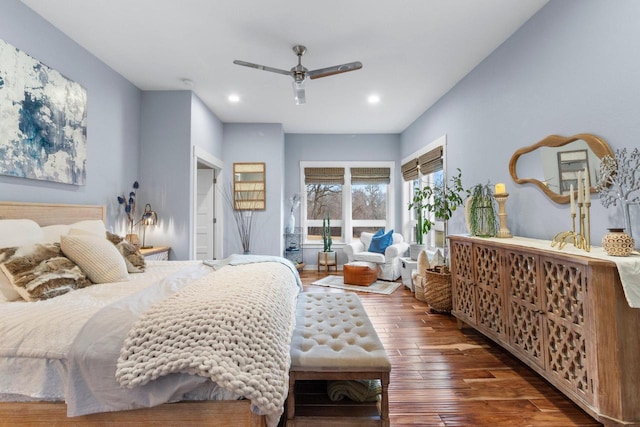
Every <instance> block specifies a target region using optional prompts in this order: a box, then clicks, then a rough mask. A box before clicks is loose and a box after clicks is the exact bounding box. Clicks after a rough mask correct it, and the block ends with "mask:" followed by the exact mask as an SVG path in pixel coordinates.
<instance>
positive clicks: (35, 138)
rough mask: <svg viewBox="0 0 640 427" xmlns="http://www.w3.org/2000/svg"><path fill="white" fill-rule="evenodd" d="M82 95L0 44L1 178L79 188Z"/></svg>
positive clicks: (53, 72)
mask: <svg viewBox="0 0 640 427" xmlns="http://www.w3.org/2000/svg"><path fill="white" fill-rule="evenodd" d="M86 146H87V91H86V89H85V88H83V87H82V86H81V85H80V84H78V83H76V82H74V81H72V80H69V79H68V78H66V77H65V76H63V75H62V74H60V73H59V72H58V71H56V70H53V69H51V68H49V67H48V66H47V65H45V64H43V63H41V62H40V61H38V60H36V59H34V58H32V57H31V56H29V55H27V54H26V53H25V52H23V51H21V50H20V49H18V48H16V47H14V46H12V45H10V44H9V43H7V42H5V41H4V40H0V174H2V175H9V176H14V177H21V178H29V179H38V180H45V181H53V182H59V183H65V184H74V185H84V184H85V180H86V162H87V147H86Z"/></svg>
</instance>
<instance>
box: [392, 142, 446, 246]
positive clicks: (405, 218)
mask: <svg viewBox="0 0 640 427" xmlns="http://www.w3.org/2000/svg"><path fill="white" fill-rule="evenodd" d="M440 146H442V175H443V179H444V180H445V183H446V180H447V134H446V133H445V134H444V135H442V136H441V137H439V138H437V139H435V140H434V141H432V142H430V143H429V144H427V145H425V146H424V147H422V148H421V149H419V150H417V151H415V152H413V153H411V154H410V155H408V156H406V157H405V158H403V159H402V161H401V164H403V165H404V164H405V163H407V162H408V161H410V160H411V159H415V158H417V157H420V156H421V155H423V154H425V153H428V152H429V151H431V150H434V149H436V148H437V147H440ZM419 179H420V182H422V174H420V176H419ZM411 185H412V183H411V182H409V181H404V180H403V185H402V192H401V193H402V205H403V206H404V207H405V208H404V209H403V210H402V212H403V213H402V232H403V234H404V235H405V236H407V237H406V238H405V240H406V241H407V242H409V243H412V242H413V239H414V235H413V233H412V230H413V227H415V225H416V220H412V219H411V211H410V210H409V209H408V208H407V206H409V203H410V202H411V190H412V188H411ZM440 224H441V222H440V221H438V222H437V223H436V227H437V228H438V229H440V228H443V229H444V230H445V233H446V224H444V225H442V226H441V225H440ZM434 228H435V227H434ZM432 240H433V239H432ZM429 243H430V242H429Z"/></svg>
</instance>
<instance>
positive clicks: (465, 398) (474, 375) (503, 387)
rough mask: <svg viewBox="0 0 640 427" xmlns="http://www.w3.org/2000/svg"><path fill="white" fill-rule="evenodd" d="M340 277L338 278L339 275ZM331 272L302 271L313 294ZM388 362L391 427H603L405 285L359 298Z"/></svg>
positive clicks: (327, 290)
mask: <svg viewBox="0 0 640 427" xmlns="http://www.w3.org/2000/svg"><path fill="white" fill-rule="evenodd" d="M333 274H335V273H333ZM326 275H327V274H326V273H324V272H320V273H318V272H315V271H303V272H302V274H301V278H302V282H303V285H304V290H305V291H306V292H342V291H340V290H337V289H332V288H327V287H322V286H314V285H311V283H312V282H313V281H315V280H317V279H319V278H322V277H325V276H326ZM358 295H359V296H360V299H361V300H362V303H363V305H364V307H365V309H366V310H367V313H368V314H369V317H370V318H371V322H372V323H373V325H374V327H375V328H376V331H377V332H378V335H379V336H380V339H381V340H382V342H383V344H384V346H385V348H386V350H387V354H388V355H389V359H390V360H391V365H392V371H391V384H390V386H389V411H390V420H391V425H392V426H394V427H395V426H398V427H402V426H423V427H431V426H433V427H436V426H437V427H446V426H464V427H470V426H474V427H476V426H478V427H483V426H486V427H502V426H509V427H518V426H522V427H524V426H534V427H577V426H580V427H583V426H584V427H587V426H588V427H593V426H600V425H601V424H599V423H598V422H596V421H595V420H594V419H593V418H592V417H590V416H589V415H587V414H586V413H585V412H584V411H582V410H581V409H580V408H579V407H578V406H577V405H575V404H574V403H573V402H571V400H569V399H568V398H566V397H564V395H562V393H560V392H559V391H558V390H556V389H555V388H554V387H553V386H551V385H550V384H549V383H547V382H546V381H545V380H544V379H543V378H541V377H540V376H539V375H537V374H536V373H535V372H534V371H532V370H531V369H529V368H528V367H527V366H526V365H524V364H523V363H522V362H520V361H519V360H518V359H517V358H516V357H514V356H512V355H511V354H509V353H508V352H506V351H504V350H503V349H502V348H500V347H498V346H497V345H495V344H494V343H493V342H492V341H491V340H489V339H487V338H485V337H483V336H482V335H481V334H478V333H477V332H475V331H474V330H472V329H469V328H465V329H463V330H459V329H458V326H457V321H456V319H455V318H454V317H453V316H451V315H448V314H436V313H431V312H430V311H429V308H428V307H427V305H426V304H425V303H423V302H421V301H418V300H416V299H415V298H414V297H413V295H412V293H411V292H410V291H409V290H408V289H407V288H405V287H404V286H402V287H401V288H399V289H398V290H396V291H395V292H394V293H393V294H392V295H378V294H368V293H363V292H359V293H358Z"/></svg>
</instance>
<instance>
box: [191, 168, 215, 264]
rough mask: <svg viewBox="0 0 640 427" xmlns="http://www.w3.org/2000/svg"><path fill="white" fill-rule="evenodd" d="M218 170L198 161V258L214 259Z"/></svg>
mask: <svg viewBox="0 0 640 427" xmlns="http://www.w3.org/2000/svg"><path fill="white" fill-rule="evenodd" d="M215 178H216V171H215V169H213V168H210V167H208V166H207V165H204V164H202V163H198V173H197V183H196V239H195V241H196V259H199V260H203V259H213V258H214V253H213V252H214V251H213V247H214V242H215V238H216V236H215V221H216V218H215V198H214V194H215Z"/></svg>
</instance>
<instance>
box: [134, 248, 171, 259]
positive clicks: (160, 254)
mask: <svg viewBox="0 0 640 427" xmlns="http://www.w3.org/2000/svg"><path fill="white" fill-rule="evenodd" d="M170 250H171V246H154V247H152V248H146V249H140V253H141V254H142V256H144V259H146V260H153V261H168V260H169V251H170Z"/></svg>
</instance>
